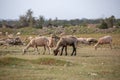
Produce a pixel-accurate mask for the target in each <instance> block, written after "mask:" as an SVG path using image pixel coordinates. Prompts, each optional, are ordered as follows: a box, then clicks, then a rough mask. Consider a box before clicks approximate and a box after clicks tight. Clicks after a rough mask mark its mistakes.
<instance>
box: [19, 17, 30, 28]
mask: <svg viewBox="0 0 120 80" xmlns="http://www.w3.org/2000/svg"><path fill="white" fill-rule="evenodd" d="M19 24H20V25H19V26H22V27H25V26H28V25H29V23H28V21H27V17H26V16H25V15H21V16H20V17H19Z"/></svg>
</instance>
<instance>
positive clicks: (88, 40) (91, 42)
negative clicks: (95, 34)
mask: <svg viewBox="0 0 120 80" xmlns="http://www.w3.org/2000/svg"><path fill="white" fill-rule="evenodd" d="M86 41H87V42H88V44H89V45H91V44H93V43H97V42H98V41H97V39H95V38H86Z"/></svg>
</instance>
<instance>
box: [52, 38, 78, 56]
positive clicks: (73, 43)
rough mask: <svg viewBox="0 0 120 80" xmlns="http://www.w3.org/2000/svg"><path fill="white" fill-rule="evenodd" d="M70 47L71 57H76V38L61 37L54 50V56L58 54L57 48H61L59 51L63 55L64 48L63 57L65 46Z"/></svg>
mask: <svg viewBox="0 0 120 80" xmlns="http://www.w3.org/2000/svg"><path fill="white" fill-rule="evenodd" d="M68 45H69V46H72V47H73V52H72V54H71V56H72V55H76V47H77V38H76V37H74V36H64V37H61V38H60V40H59V41H58V43H57V46H56V48H55V49H54V51H53V52H54V55H55V56H56V55H57V54H58V52H59V48H60V47H62V49H61V54H60V55H62V54H63V49H64V48H65V52H66V53H65V55H67V46H68Z"/></svg>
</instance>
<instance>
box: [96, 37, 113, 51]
mask: <svg viewBox="0 0 120 80" xmlns="http://www.w3.org/2000/svg"><path fill="white" fill-rule="evenodd" d="M111 43H112V37H111V36H104V37H102V38H99V40H98V42H97V43H96V44H95V46H94V47H95V50H97V46H98V45H102V44H109V45H110V48H111V49H112V45H111Z"/></svg>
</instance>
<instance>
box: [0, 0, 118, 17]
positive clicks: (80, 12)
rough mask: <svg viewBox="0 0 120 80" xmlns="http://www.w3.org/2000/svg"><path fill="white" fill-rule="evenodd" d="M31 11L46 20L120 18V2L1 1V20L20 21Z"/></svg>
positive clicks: (99, 0)
mask: <svg viewBox="0 0 120 80" xmlns="http://www.w3.org/2000/svg"><path fill="white" fill-rule="evenodd" d="M28 9H31V10H32V11H33V12H34V14H33V16H35V17H38V16H40V15H43V16H44V17H45V18H52V19H54V18H55V17H58V19H75V18H79V19H81V18H89V19H91V18H92V19H94V18H105V17H110V16H111V15H114V16H115V17H116V18H120V0H0V19H18V18H19V16H20V15H23V14H25V13H26V11H27V10H28Z"/></svg>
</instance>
